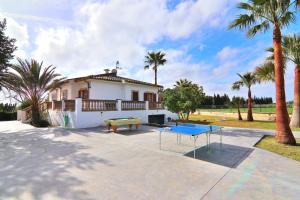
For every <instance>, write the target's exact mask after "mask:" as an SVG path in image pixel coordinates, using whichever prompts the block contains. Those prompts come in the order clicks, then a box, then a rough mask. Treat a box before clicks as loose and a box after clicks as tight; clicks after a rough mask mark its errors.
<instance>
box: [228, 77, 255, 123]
mask: <svg viewBox="0 0 300 200" xmlns="http://www.w3.org/2000/svg"><path fill="white" fill-rule="evenodd" d="M237 75H238V76H239V77H240V80H239V81H236V82H234V83H233V85H232V89H233V90H240V88H241V87H243V86H245V87H247V89H248V114H247V120H248V121H253V115H252V97H251V86H253V85H255V84H256V83H257V82H258V80H257V78H256V76H255V74H254V73H250V72H247V73H245V74H243V75H241V74H237Z"/></svg>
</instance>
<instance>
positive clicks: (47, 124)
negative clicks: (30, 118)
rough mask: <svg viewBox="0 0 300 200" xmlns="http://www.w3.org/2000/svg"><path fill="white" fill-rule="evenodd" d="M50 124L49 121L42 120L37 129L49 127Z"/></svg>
mask: <svg viewBox="0 0 300 200" xmlns="http://www.w3.org/2000/svg"><path fill="white" fill-rule="evenodd" d="M49 125H50V124H49V122H48V121H47V120H45V119H41V120H40V121H39V122H38V124H37V127H48V126H49Z"/></svg>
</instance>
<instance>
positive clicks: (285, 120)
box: [273, 24, 296, 145]
mask: <svg viewBox="0 0 300 200" xmlns="http://www.w3.org/2000/svg"><path fill="white" fill-rule="evenodd" d="M273 45H274V65H275V87H276V141H277V142H278V143H283V144H290V145H295V144H296V140H295V138H294V136H293V133H292V130H291V128H290V127H289V115H288V111H287V108H286V100H285V87H284V72H283V66H284V64H283V55H282V46H281V31H280V28H279V25H278V24H275V25H274V30H273Z"/></svg>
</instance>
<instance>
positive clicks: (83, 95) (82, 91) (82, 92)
mask: <svg viewBox="0 0 300 200" xmlns="http://www.w3.org/2000/svg"><path fill="white" fill-rule="evenodd" d="M78 97H79V98H82V99H88V98H89V91H88V89H80V90H79V91H78Z"/></svg>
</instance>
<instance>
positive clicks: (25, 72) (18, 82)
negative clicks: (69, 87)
mask: <svg viewBox="0 0 300 200" xmlns="http://www.w3.org/2000/svg"><path fill="white" fill-rule="evenodd" d="M42 65H43V62H41V63H39V62H38V61H36V60H33V59H32V60H31V61H28V60H24V61H23V60H21V59H18V64H17V65H13V66H11V68H12V69H13V70H14V72H11V73H10V74H9V76H8V79H7V83H8V88H9V89H11V90H13V91H15V92H16V93H17V94H20V95H21V96H23V98H24V99H28V100H29V101H30V102H31V105H32V107H31V111H32V125H34V126H39V122H40V113H39V104H40V103H41V102H42V101H43V100H44V98H45V96H46V93H47V92H48V91H51V89H53V88H55V87H56V86H57V85H58V84H60V83H61V81H62V80H63V79H64V78H59V76H60V74H57V73H55V67H52V66H51V65H50V66H48V67H46V68H43V67H42Z"/></svg>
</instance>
